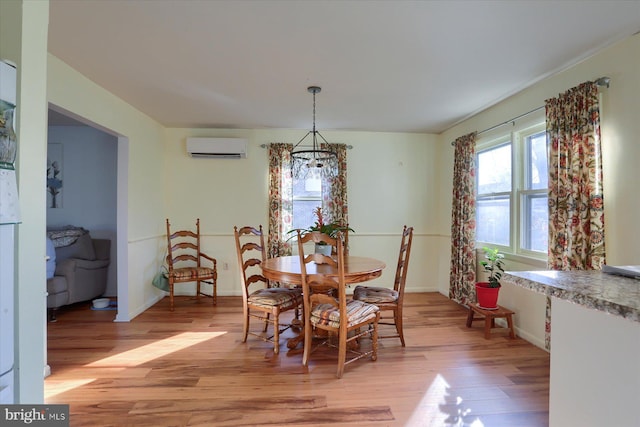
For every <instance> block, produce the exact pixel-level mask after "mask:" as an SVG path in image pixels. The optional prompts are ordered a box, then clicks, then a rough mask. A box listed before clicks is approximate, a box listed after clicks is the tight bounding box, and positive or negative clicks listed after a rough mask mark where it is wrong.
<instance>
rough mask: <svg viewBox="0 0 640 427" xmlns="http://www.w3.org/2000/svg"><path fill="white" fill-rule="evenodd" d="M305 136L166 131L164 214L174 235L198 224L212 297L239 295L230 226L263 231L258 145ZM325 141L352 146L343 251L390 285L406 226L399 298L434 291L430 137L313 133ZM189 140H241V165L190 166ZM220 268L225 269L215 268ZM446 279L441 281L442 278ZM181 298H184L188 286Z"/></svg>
mask: <svg viewBox="0 0 640 427" xmlns="http://www.w3.org/2000/svg"><path fill="white" fill-rule="evenodd" d="M305 132H306V130H304V129H300V130H282V129H280V130H221V129H168V130H167V139H166V154H167V157H166V159H167V160H166V161H167V165H166V167H167V171H168V174H167V183H166V188H167V192H166V196H167V203H168V205H167V213H168V215H169V218H170V220H171V223H172V224H173V225H174V226H175V227H176V228H182V227H191V228H192V227H193V224H194V223H195V220H196V218H198V217H199V218H200V222H201V231H202V233H203V235H204V236H205V238H204V247H205V249H206V250H207V251H208V252H210V253H211V254H212V255H213V256H215V257H216V258H217V259H218V262H219V279H218V283H219V285H218V292H219V293H220V294H221V295H240V283H239V280H238V277H239V272H238V269H237V266H236V263H237V262H236V254H235V244H234V241H233V226H234V225H237V226H244V225H259V224H262V225H263V226H264V227H265V228H266V226H267V224H268V222H267V218H268V210H267V200H268V199H267V196H268V195H267V193H268V180H267V178H268V163H267V150H266V149H264V148H261V147H260V145H261V144H268V143H271V142H288V143H296V142H297V141H298V140H299V139H300V138H301V136H304V134H305ZM321 132H322V134H323V136H324V137H325V138H327V139H328V140H329V141H331V142H339V143H346V144H349V145H352V146H353V149H352V150H349V151H348V152H347V162H348V163H347V164H348V171H347V180H348V199H349V200H348V201H349V223H350V226H352V227H353V228H354V229H355V233H351V234H350V235H349V243H350V245H351V252H352V253H358V254H362V255H368V256H372V257H376V258H379V259H382V260H384V261H385V262H386V264H387V268H386V269H385V271H384V273H383V275H382V277H381V278H380V279H378V280H377V282H378V284H382V283H384V284H388V285H389V286H392V282H393V277H394V274H395V268H396V263H397V257H398V251H399V248H400V233H401V231H402V226H403V225H404V224H407V225H412V226H414V240H413V248H412V254H411V260H410V262H411V268H410V269H409V274H408V278H407V291H408V292H411V291H414V292H415V291H428V290H431V291H435V290H437V289H438V283H437V282H438V277H437V274H435V273H434V272H436V271H438V261H439V260H438V252H437V249H436V248H437V246H438V243H437V242H438V241H439V240H441V238H442V236H439V235H438V234H437V230H436V227H435V224H436V222H437V221H436V218H435V216H436V215H437V209H436V206H435V205H434V203H435V201H436V200H437V198H436V196H435V195H436V193H437V191H438V187H439V182H438V173H437V171H438V166H437V159H438V158H439V155H438V150H439V148H438V144H437V143H436V138H435V136H433V135H426V134H402V133H372V132H330V131H321ZM191 136H210V137H242V138H247V139H248V140H249V148H248V156H247V158H246V159H241V160H226V159H224V160H223V159H193V158H190V157H189V156H188V155H187V153H186V149H185V140H186V138H187V137H191ZM223 263H228V265H229V270H227V271H225V270H223V269H222V265H223ZM447 280H448V278H447ZM181 288H182V289H183V291H181V292H191V289H190V288H189V287H188V285H184V286H181Z"/></svg>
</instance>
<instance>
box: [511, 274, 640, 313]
mask: <svg viewBox="0 0 640 427" xmlns="http://www.w3.org/2000/svg"><path fill="white" fill-rule="evenodd" d="M501 281H503V282H505V283H511V284H513V285H516V286H521V287H523V288H526V289H531V290H533V291H536V292H540V293H542V294H545V295H548V296H552V297H556V298H560V299H563V300H566V301H570V302H573V303H576V304H580V305H582V306H584V307H587V308H592V309H595V310H600V311H604V312H606V313H610V314H613V315H616V316H620V317H624V318H625V319H629V320H632V321H635V322H640V280H638V279H631V278H627V277H623V276H617V275H613V274H607V273H603V272H602V271H594V270H591V271H576V270H574V271H509V272H506V273H504V275H503V276H502V279H501Z"/></svg>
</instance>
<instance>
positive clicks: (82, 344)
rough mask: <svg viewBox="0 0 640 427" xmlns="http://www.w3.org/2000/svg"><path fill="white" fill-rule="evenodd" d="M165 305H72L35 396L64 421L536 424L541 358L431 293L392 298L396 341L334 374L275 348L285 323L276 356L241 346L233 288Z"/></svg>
mask: <svg viewBox="0 0 640 427" xmlns="http://www.w3.org/2000/svg"><path fill="white" fill-rule="evenodd" d="M165 300H166V298H165ZM165 300H162V301H160V302H159V303H158V304H156V305H155V306H154V307H151V308H150V309H149V310H147V311H146V312H144V313H142V314H141V315H140V316H138V317H137V318H135V319H134V320H133V321H132V322H129V323H114V322H113V318H114V315H115V312H113V311H93V310H90V305H89V304H77V305H75V306H73V307H71V308H68V309H65V310H62V311H61V313H59V315H58V321H57V322H56V323H50V324H49V325H48V363H49V365H50V367H51V371H52V375H51V376H50V377H49V378H47V379H46V381H45V401H46V402H47V403H68V404H70V413H71V420H70V424H71V426H118V427H122V426H129V425H131V426H141V427H145V426H154V427H158V426H247V425H251V426H267V425H269V426H275V425H277V426H283V425H286V426H289V427H295V426H305V427H309V426H315V425H317V426H326V425H345V426H349V425H354V426H356V425H357V426H372V427H375V426H392V427H393V426H463V425H473V426H484V427H501V426H509V427H514V426H523V427H542V426H546V425H548V417H549V414H548V400H549V355H548V353H546V352H544V351H543V350H541V349H538V348H536V347H535V346H533V345H531V344H529V343H527V342H526V341H524V340H521V339H515V340H511V339H509V338H508V336H507V335H506V334H502V333H500V332H498V331H496V333H495V334H494V333H493V332H492V336H491V339H489V340H486V339H484V332H483V328H482V325H480V324H479V323H478V324H477V325H475V324H474V326H473V327H472V328H467V327H466V326H465V325H466V316H467V310H466V309H465V308H464V307H462V306H459V305H458V304H456V303H454V302H452V301H450V300H448V299H447V298H446V297H444V296H442V295H440V294H437V293H420V294H408V295H407V297H406V298H405V338H406V341H407V347H405V348H403V347H402V346H400V342H399V340H397V339H386V340H381V341H380V346H379V351H378V360H377V361H376V362H372V361H370V360H367V359H365V360H360V361H358V362H356V363H353V364H350V365H348V366H347V367H346V369H345V373H344V377H343V378H342V379H337V378H335V372H336V367H337V366H336V357H337V355H336V353H335V352H333V351H332V350H322V351H318V352H317V353H314V354H313V355H312V356H311V361H310V363H309V366H308V367H307V368H305V367H303V366H302V363H301V360H302V352H301V350H300V349H296V350H293V351H287V350H288V349H287V347H286V339H287V338H290V337H293V336H295V335H296V334H297V331H293V330H288V331H286V332H285V333H284V334H282V337H281V350H280V354H279V355H275V354H274V353H273V348H272V345H271V344H270V343H266V342H263V341H261V340H259V339H257V338H255V337H251V336H249V338H248V341H247V343H242V342H241V330H242V305H241V300H240V298H238V297H219V302H218V305H217V306H212V305H211V304H210V300H208V299H201V301H200V302H196V300H195V298H191V297H177V298H176V309H175V311H174V312H169V307H168V301H165ZM287 315H288V316H291V313H287ZM516 316H517V313H516ZM285 318H286V319H290V317H286V316H285ZM255 327H256V328H255V329H257V328H258V327H259V326H258V325H255ZM362 345H363V346H368V345H370V342H366V341H364V342H363V343H362ZM474 423H475V424H474Z"/></svg>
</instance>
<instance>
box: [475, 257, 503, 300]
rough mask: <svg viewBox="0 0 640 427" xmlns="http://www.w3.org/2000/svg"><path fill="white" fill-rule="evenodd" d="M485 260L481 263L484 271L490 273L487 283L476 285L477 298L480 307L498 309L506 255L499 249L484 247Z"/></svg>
mask: <svg viewBox="0 0 640 427" xmlns="http://www.w3.org/2000/svg"><path fill="white" fill-rule="evenodd" d="M482 250H483V251H484V257H485V259H484V260H482V261H480V264H481V265H482V268H483V270H484V271H485V272H486V273H488V275H489V276H488V278H487V280H488V281H486V282H478V283H476V296H477V298H478V305H479V306H480V307H481V308H485V309H496V308H498V292H499V291H500V287H501V286H502V285H500V278H501V277H502V273H504V254H502V253H500V251H499V250H498V249H497V248H488V247H486V246H485V247H483V248H482Z"/></svg>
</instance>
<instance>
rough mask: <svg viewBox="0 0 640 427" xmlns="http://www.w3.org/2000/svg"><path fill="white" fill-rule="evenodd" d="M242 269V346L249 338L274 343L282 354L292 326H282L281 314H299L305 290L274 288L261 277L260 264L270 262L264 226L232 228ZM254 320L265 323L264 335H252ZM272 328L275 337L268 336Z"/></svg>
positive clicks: (253, 333) (239, 264)
mask: <svg viewBox="0 0 640 427" xmlns="http://www.w3.org/2000/svg"><path fill="white" fill-rule="evenodd" d="M233 234H234V236H235V240H236V252H237V254H238V267H239V269H240V285H241V287H242V303H243V304H242V307H243V312H244V325H243V335H242V342H247V336H248V335H249V334H251V335H254V336H256V337H259V338H260V339H262V340H264V341H268V342H272V343H273V352H274V353H275V354H278V353H279V352H280V341H279V339H280V334H281V333H282V332H284V331H285V330H287V329H288V328H289V327H291V324H290V323H288V324H287V323H281V322H280V314H281V313H283V312H285V311H288V310H296V318H297V313H298V312H297V310H298V309H299V308H300V307H301V305H302V289H301V288H299V287H296V288H286V287H275V286H273V287H271V286H270V283H269V281H268V280H267V279H266V278H265V277H264V276H263V275H262V267H261V264H262V263H263V262H264V261H265V260H266V259H267V256H266V248H265V245H264V234H263V232H262V225H260V226H259V227H258V228H255V227H251V226H245V227H241V228H240V229H238V227H233ZM251 318H255V319H258V320H259V321H260V322H262V323H264V328H263V330H262V332H261V333H256V332H252V331H250V327H249V324H250V321H251ZM269 324H271V325H272V326H273V335H271V336H268V335H267V330H268V327H269Z"/></svg>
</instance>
